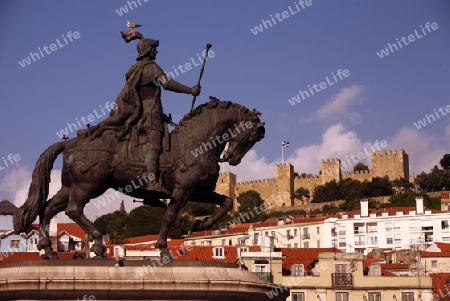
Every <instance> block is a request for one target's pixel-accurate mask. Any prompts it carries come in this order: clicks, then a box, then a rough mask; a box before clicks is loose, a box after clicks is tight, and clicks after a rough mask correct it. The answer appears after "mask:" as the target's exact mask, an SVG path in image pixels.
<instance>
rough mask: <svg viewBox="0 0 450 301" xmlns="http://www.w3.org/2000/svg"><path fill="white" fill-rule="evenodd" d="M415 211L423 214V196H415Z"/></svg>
mask: <svg viewBox="0 0 450 301" xmlns="http://www.w3.org/2000/svg"><path fill="white" fill-rule="evenodd" d="M416 213H417V214H423V197H416Z"/></svg>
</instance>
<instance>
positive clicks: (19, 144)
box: [0, 0, 450, 208]
mask: <svg viewBox="0 0 450 301" xmlns="http://www.w3.org/2000/svg"><path fill="white" fill-rule="evenodd" d="M134 2H135V3H136V6H137V7H133V9H132V10H130V6H129V5H133V4H131V3H132V1H128V2H127V1H123V0H111V1H102V2H100V1H50V0H49V1H2V2H1V4H0V26H1V27H0V28H1V31H2V42H1V43H0V70H1V72H0V87H1V91H2V102H1V106H2V107H1V112H2V114H1V118H0V139H1V141H2V143H1V144H0V158H1V157H5V158H6V157H7V156H8V155H9V154H13V155H14V154H18V155H19V156H20V160H18V161H17V162H14V164H10V165H9V166H7V167H6V166H5V163H4V162H3V159H2V160H0V167H5V168H4V169H2V170H0V197H1V198H8V199H11V200H12V201H14V202H15V203H16V205H20V204H21V203H22V202H23V201H24V197H25V195H26V191H27V189H28V184H29V181H30V177H31V172H32V170H33V168H34V164H35V162H36V160H37V159H38V157H39V155H40V154H41V153H42V152H43V151H44V150H45V149H46V148H47V147H48V146H49V145H51V144H53V143H55V142H57V141H59V140H60V139H59V137H58V135H57V134H56V133H57V132H59V131H60V130H62V129H64V128H65V127H66V126H67V124H68V123H75V122H76V118H78V120H80V118H81V117H82V116H85V117H86V116H87V115H89V114H93V112H94V110H97V114H100V115H101V114H102V113H100V109H99V106H104V104H105V103H107V102H114V101H115V99H116V97H117V94H118V93H119V92H120V90H121V89H122V87H123V84H124V74H125V72H126V71H127V70H128V68H129V66H131V65H132V64H133V63H134V62H135V57H136V43H135V42H132V43H129V44H126V43H124V41H123V40H122V39H121V37H120V31H123V30H127V28H126V27H125V21H126V20H131V21H133V22H136V23H140V24H143V25H144V26H143V27H141V28H140V31H141V32H142V33H143V34H144V35H145V36H146V37H149V38H153V39H159V40H160V47H159V49H158V50H159V54H158V58H157V62H158V63H159V65H160V66H161V67H162V68H163V69H164V70H166V71H173V68H172V66H177V65H178V64H182V65H184V64H185V63H188V62H190V61H191V59H194V60H195V59H196V58H197V53H201V52H202V51H203V49H204V48H205V44H206V43H211V44H212V45H213V46H212V50H213V51H214V57H213V58H210V59H209V61H208V62H207V65H206V69H205V74H204V77H203V80H202V94H201V95H200V96H199V97H198V98H197V104H200V103H203V102H206V101H207V100H208V96H209V95H213V96H216V97H218V98H219V99H222V100H231V101H233V102H238V103H241V104H243V105H245V106H247V107H248V108H250V109H258V110H259V111H261V112H262V120H263V121H265V122H266V138H265V139H264V140H263V141H261V142H259V143H258V144H256V146H255V147H254V149H253V150H252V151H251V152H250V153H249V154H248V155H247V156H246V157H245V158H244V161H243V162H242V163H241V165H240V166H238V167H236V168H231V167H229V166H223V169H224V170H230V171H234V172H236V173H237V174H238V178H239V179H241V180H247V179H258V178H270V177H273V176H274V163H275V162H279V161H280V160H281V142H282V141H289V142H290V147H289V148H285V149H284V159H285V161H290V162H292V164H293V165H294V168H295V171H297V172H300V173H302V172H306V173H314V174H317V172H318V170H319V168H320V159H325V158H336V157H340V158H344V157H345V156H348V157H350V156H351V155H356V154H357V153H358V152H361V151H363V149H364V147H367V146H368V145H369V143H371V144H374V142H375V141H376V140H379V141H382V140H386V142H387V144H388V147H387V148H386V149H398V148H404V149H405V150H406V152H407V153H408V154H410V168H411V171H413V172H415V173H419V172H421V171H423V170H425V171H428V170H429V169H430V168H431V167H432V166H433V165H435V164H438V161H439V159H440V158H441V157H442V155H443V154H445V153H448V152H449V146H450V145H449V144H450V143H449V138H450V126H449V125H450V116H444V115H443V114H442V113H436V114H438V115H439V117H440V118H439V119H437V118H436V117H435V119H436V120H435V121H433V120H432V118H431V117H429V118H428V119H430V120H431V122H428V120H425V121H426V126H423V125H422V126H420V129H419V128H418V127H417V126H415V125H414V123H416V124H418V121H419V120H422V121H424V118H425V117H426V116H425V114H429V115H431V114H435V113H434V111H433V110H434V109H436V110H439V108H440V107H443V108H444V111H443V112H444V113H445V112H446V111H445V107H446V106H448V105H450V98H449V95H450V85H449V79H450V75H449V67H450V56H449V53H450V39H449V37H450V19H449V18H448V16H449V13H450V3H449V2H448V1H445V0H436V1H417V0H412V1H410V0H399V1H358V0H342V1H323V0H322V1H318V0H311V3H310V6H306V4H305V5H304V8H302V7H301V5H300V4H298V1H295V3H294V1H284V0H283V1H267V0H264V1H237V0H230V1H213V0H212V1H189V2H188V1H164V2H163V1H152V0H150V1H147V2H145V1H144V0H140V4H139V2H138V1H137V0H135V1H134ZM128 3H130V4H128ZM125 6H126V7H127V9H128V12H127V13H123V11H122V12H121V14H122V15H121V16H120V15H119V14H118V13H117V11H118V10H119V9H120V8H121V7H125ZM296 6H298V7H299V8H300V11H298V10H297V8H296ZM289 7H290V8H289ZM283 11H286V13H284V16H286V18H284V19H283V15H281V14H282V13H283ZM291 11H293V12H294V13H295V14H294V13H292V12H291ZM277 13H279V14H280V15H279V18H281V19H282V21H278V19H276V20H275V21H276V24H272V26H271V27H270V26H269V25H268V23H267V20H271V17H270V15H272V17H273V18H274V19H275V18H276V16H275V14H277ZM262 20H266V26H267V29H266V28H264V27H261V28H263V30H262V32H259V33H258V34H254V33H253V31H255V26H260V25H261V22H262ZM427 22H430V24H431V23H433V22H435V23H437V26H438V27H437V29H435V30H433V29H431V32H428V31H427V34H426V35H424V34H423V32H422V29H421V27H420V26H422V27H425V24H426V23H427ZM272 23H274V22H273V21H272ZM251 29H253V31H252V30H251ZM415 30H416V31H417V33H418V35H419V36H421V37H420V38H415V41H413V42H410V43H409V44H408V45H405V44H402V45H403V46H402V48H399V47H398V46H397V47H398V48H399V49H398V50H395V49H394V51H391V52H389V55H388V56H385V57H383V58H380V57H379V55H377V52H380V51H381V50H382V49H384V48H386V47H387V46H388V43H391V44H395V43H397V42H396V38H398V39H399V40H400V39H401V38H402V37H406V38H407V37H408V35H411V34H413V35H414V34H415ZM425 30H426V29H425ZM69 31H71V32H72V33H74V32H78V33H79V37H78V39H72V42H70V41H69V40H67V43H65V42H64V40H63V38H64V37H67V36H68V32H69ZM63 35H64V37H63ZM416 36H417V35H416ZM57 39H59V43H60V44H61V45H63V47H60V46H54V47H57V48H56V50H55V51H52V52H50V53H49V54H45V55H44V57H42V58H40V59H36V61H35V62H31V61H30V62H31V63H30V64H29V65H27V66H26V67H22V66H21V65H20V64H19V63H18V62H19V61H20V62H22V60H23V59H26V58H27V57H28V56H29V55H30V52H38V47H40V49H41V50H42V49H43V47H44V46H47V47H50V45H51V44H54V43H57V41H56V40H57ZM392 47H393V46H391V48H392ZM339 69H341V70H348V74H349V76H347V77H343V79H342V80H338V81H335V82H334V84H333V85H331V86H327V87H326V88H325V89H322V90H321V91H320V92H317V93H315V94H314V95H311V96H310V97H307V98H306V99H303V100H302V101H301V102H300V103H295V104H294V105H291V104H290V102H289V99H291V100H292V98H293V97H295V96H296V95H297V94H298V93H299V90H302V91H306V90H307V89H308V85H310V86H313V84H317V85H319V84H320V83H321V82H325V81H326V77H328V78H329V79H330V80H332V73H334V74H336V73H337V71H338V70H339ZM199 72H200V68H199V67H194V68H193V69H192V70H190V71H187V72H185V73H184V74H180V76H177V77H176V80H178V81H180V82H181V83H183V84H186V85H189V86H191V85H194V84H195V83H196V81H197V79H198V75H199ZM191 100H192V97H190V96H188V95H181V94H174V93H171V92H168V91H165V92H163V106H164V109H165V111H166V112H167V113H172V115H173V117H174V119H175V121H178V120H179V119H180V118H181V117H182V116H183V115H184V114H185V113H187V112H188V110H189V108H190V103H191ZM449 110H450V107H449ZM101 119H102V118H99V119H96V120H95V121H94V122H92V123H93V124H96V123H97V122H98V121H100V120H101ZM69 136H70V137H73V136H74V133H69ZM16 158H17V157H16ZM362 161H363V162H364V163H366V164H369V163H370V162H369V161H367V160H366V159H364V160H362ZM60 169H61V159H58V160H57V162H56V163H55V173H54V174H55V175H56V176H58V171H59V170H60ZM56 186H58V180H57V179H56V177H55V180H54V181H53V182H52V190H51V191H53V192H56V190H57V189H58V188H59V187H56ZM117 208H118V204H117Z"/></svg>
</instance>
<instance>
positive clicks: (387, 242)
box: [386, 237, 394, 245]
mask: <svg viewBox="0 0 450 301" xmlns="http://www.w3.org/2000/svg"><path fill="white" fill-rule="evenodd" d="M393 243H394V239H393V238H392V237H388V238H386V244H388V245H392V244H393Z"/></svg>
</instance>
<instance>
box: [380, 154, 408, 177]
mask: <svg viewBox="0 0 450 301" xmlns="http://www.w3.org/2000/svg"><path fill="white" fill-rule="evenodd" d="M372 172H373V176H374V177H384V176H388V177H389V179H390V180H391V181H392V180H395V179H399V178H406V179H409V156H408V155H407V154H406V153H405V151H404V150H402V149H400V150H388V151H378V152H376V153H372Z"/></svg>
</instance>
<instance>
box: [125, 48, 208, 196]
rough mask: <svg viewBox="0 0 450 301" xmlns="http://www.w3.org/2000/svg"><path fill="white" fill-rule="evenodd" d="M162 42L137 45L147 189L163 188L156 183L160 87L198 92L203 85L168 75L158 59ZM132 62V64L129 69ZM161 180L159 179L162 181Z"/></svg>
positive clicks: (159, 139) (161, 109)
mask: <svg viewBox="0 0 450 301" xmlns="http://www.w3.org/2000/svg"><path fill="white" fill-rule="evenodd" d="M158 46H159V41H158V40H152V39H140V41H139V43H138V45H137V52H138V57H137V59H136V60H137V61H138V62H137V63H136V64H143V65H144V66H143V68H139V70H140V73H141V74H140V78H139V81H138V85H137V89H136V90H137V93H138V94H139V98H140V101H141V103H142V115H141V118H140V120H139V122H138V125H139V128H140V130H144V131H145V133H146V136H147V153H146V159H145V160H146V161H145V163H146V165H147V173H148V177H149V181H148V185H147V189H148V190H160V189H161V187H160V186H159V185H158V186H159V187H157V184H158V178H159V174H158V171H159V155H160V153H161V150H162V137H163V132H164V129H163V108H162V104H161V87H163V88H164V89H165V90H169V91H173V92H177V93H185V94H191V95H193V96H198V95H199V94H200V86H194V87H192V88H189V87H187V86H185V85H182V84H180V83H179V82H177V81H175V80H173V79H172V78H169V77H168V76H167V75H166V74H165V73H164V71H163V70H162V69H161V68H160V67H159V66H158V64H156V63H155V61H154V60H155V59H156V55H157V53H158V50H157V49H156V48H157V47H158ZM132 68H133V66H132V67H131V68H130V70H131V69H132ZM159 184H160V183H159Z"/></svg>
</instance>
